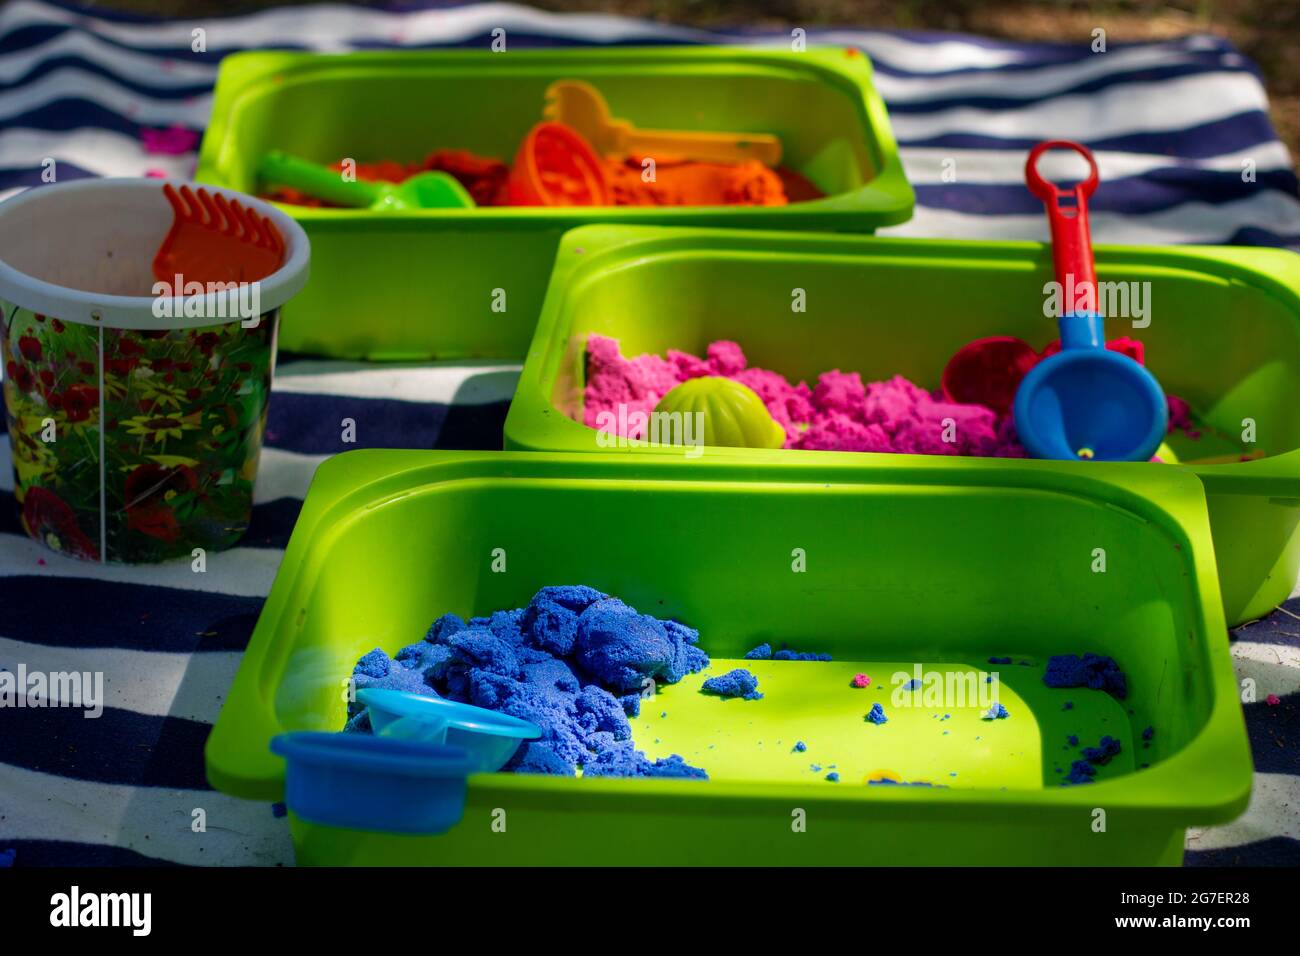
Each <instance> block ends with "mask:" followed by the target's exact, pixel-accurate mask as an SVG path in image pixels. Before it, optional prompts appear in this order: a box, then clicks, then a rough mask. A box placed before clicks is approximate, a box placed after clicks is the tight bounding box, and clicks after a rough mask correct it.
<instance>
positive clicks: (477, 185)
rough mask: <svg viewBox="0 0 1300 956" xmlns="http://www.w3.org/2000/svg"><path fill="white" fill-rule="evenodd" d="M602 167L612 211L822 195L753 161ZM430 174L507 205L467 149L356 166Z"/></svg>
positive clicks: (496, 175)
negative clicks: (648, 168) (649, 177)
mask: <svg viewBox="0 0 1300 956" xmlns="http://www.w3.org/2000/svg"><path fill="white" fill-rule="evenodd" d="M603 163H604V167H605V175H606V178H607V179H608V181H609V186H610V194H611V199H612V201H613V205H615V206H784V205H786V204H787V203H792V202H803V201H805V200H809V199H817V198H820V197H821V195H822V193H821V192H820V191H819V190H818V189H817V187H816V186H814V185H813V184H812V183H811V182H809V181H808V180H807V179H805V178H804V177H803V176H800V175H799V174H798V173H796V172H793V171H791V170H788V169H784V168H782V169H775V170H774V169H769V168H768V167H766V166H764V165H763V164H762V163H760V162H757V161H755V160H751V161H750V162H746V163H738V164H727V163H697V162H691V161H690V160H686V159H682V158H680V157H659V158H658V159H657V160H656V162H655V170H654V172H655V176H654V181H653V182H646V181H645V179H644V178H643V172H644V168H643V166H642V160H641V158H640V157H635V156H629V157H626V158H624V159H618V158H609V157H606V158H605V159H604V160H603ZM333 168H335V169H342V164H341V163H335V164H334V167H333ZM431 170H433V171H439V172H445V173H449V174H450V175H452V176H454V177H455V178H456V179H457V180H458V181H459V182H460V184H461V185H462V186H464V187H465V189H466V190H467V191H468V192H469V194H470V195H471V196H473V197H474V202H476V203H477V204H478V205H480V206H509V205H512V203H511V202H510V201H509V197H508V195H507V190H506V180H507V179H508V178H509V176H510V167H509V166H508V165H507V164H506V163H503V162H501V161H500V160H497V159H491V158H488V157H485V156H479V155H477V154H475V153H471V152H469V151H467V150H460V149H440V150H435V151H434V152H432V153H430V154H429V155H428V156H427V157H426V158H425V159H424V161H423V162H417V163H400V162H396V161H393V160H383V161H381V162H377V163H358V164H357V170H356V172H357V178H358V179H362V180H367V181H371V182H376V181H378V182H390V183H400V182H402V181H404V180H405V179H407V178H408V177H410V176H414V175H415V174H416V173H423V172H428V171H431ZM266 198H268V199H274V200H277V201H279V202H287V203H293V204H295V205H299V206H328V205H331V204H330V203H326V202H323V201H321V200H319V199H314V198H312V197H310V196H305V195H303V194H302V193H300V192H298V191H297V190H295V189H275V190H272V191H271V192H270V193H268V194H267V196H266Z"/></svg>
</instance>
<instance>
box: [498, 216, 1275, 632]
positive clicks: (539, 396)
mask: <svg viewBox="0 0 1300 956" xmlns="http://www.w3.org/2000/svg"><path fill="white" fill-rule="evenodd" d="M1096 259H1097V275H1098V279H1099V280H1100V281H1103V282H1105V281H1113V282H1119V283H1128V282H1146V283H1150V286H1149V292H1148V294H1147V300H1148V305H1149V309H1148V310H1147V312H1148V315H1147V318H1145V319H1138V320H1137V321H1139V322H1146V323H1149V324H1147V325H1146V326H1145V327H1134V326H1133V325H1132V321H1133V320H1125V319H1119V318H1112V319H1110V320H1108V322H1107V334H1108V336H1109V337H1111V338H1116V337H1119V336H1129V337H1131V338H1135V339H1138V340H1140V341H1141V342H1142V343H1143V345H1144V346H1145V350H1146V365H1147V367H1148V368H1150V369H1151V371H1152V372H1153V373H1154V374H1155V376H1156V378H1157V379H1158V380H1159V381H1160V383H1161V384H1162V385H1163V386H1164V389H1165V391H1166V392H1167V393H1170V394H1173V395H1177V396H1181V397H1182V398H1184V399H1186V400H1187V401H1188V402H1189V403H1190V405H1191V408H1192V409H1193V411H1194V412H1195V413H1196V415H1197V418H1198V420H1199V424H1200V426H1201V428H1202V437H1201V438H1200V439H1198V440H1193V439H1191V438H1189V437H1188V436H1186V435H1184V434H1182V433H1179V434H1175V435H1170V436H1169V439H1168V441H1169V444H1170V446H1171V447H1172V448H1173V450H1174V452H1175V453H1177V455H1178V457H1179V459H1180V460H1181V461H1183V462H1185V463H1184V464H1178V465H1161V464H1147V463H1135V464H1127V465H1121V466H1120V467H1122V468H1125V469H1129V470H1134V471H1145V470H1150V469H1160V468H1165V469H1169V468H1173V469H1178V470H1184V471H1188V472H1191V473H1192V474H1194V475H1195V476H1196V477H1198V478H1199V479H1200V480H1201V482H1202V483H1203V484H1204V486H1205V492H1206V496H1207V499H1208V504H1209V516H1210V525H1211V528H1212V529H1213V533H1214V554H1215V556H1216V557H1217V561H1218V568H1219V578H1220V587H1221V589H1222V593H1223V600H1224V608H1225V612H1226V615H1227V619H1228V622H1229V623H1230V624H1234V625H1235V624H1238V623H1241V622H1243V621H1247V620H1251V619H1254V618H1257V617H1260V616H1262V615H1264V614H1267V613H1269V612H1270V611H1271V610H1272V609H1273V608H1274V607H1275V606H1276V605H1278V604H1280V603H1282V602H1283V601H1285V600H1286V599H1287V596H1288V595H1289V594H1290V593H1291V590H1292V588H1293V587H1294V586H1295V583H1296V577H1297V575H1298V574H1300V414H1298V413H1297V409H1300V256H1296V255H1295V254H1294V253H1291V252H1285V251H1282V250H1273V249H1255V248H1249V249H1248V248H1226V247H1208V246H1202V247H1192V246H1186V247H1154V246H1098V247H1097V248H1096ZM1051 278H1052V260H1051V252H1050V249H1049V248H1048V247H1047V246H1044V245H1041V244H1038V243H1028V242H980V243H975V242H961V241H951V240H918V239H886V238H877V237H853V236H819V235H810V234H802V235H789V234H779V233H766V232H764V233H757V232H740V231H736V230H682V229H663V228H653V227H650V228H632V227H620V226H591V227H587V228H584V229H579V230H575V231H574V232H572V233H570V234H569V235H568V236H566V237H565V239H564V242H563V243H562V244H561V247H560V251H559V255H558V259H557V262H556V266H555V273H554V276H553V277H552V280H551V285H550V289H549V291H548V294H547V297H546V302H545V304H544V306H543V310H542V314H541V317H540V318H539V320H538V325H537V334H536V336H535V338H534V341H533V345H532V348H531V349H530V350H529V353H528V357H527V359H526V360H525V362H524V368H523V373H522V375H521V377H520V381H519V385H518V388H517V390H516V393H515V398H514V401H513V402H512V404H511V407H510V412H509V416H508V418H507V420H506V425H505V444H506V448H507V449H515V450H529V451H556V452H577V451H581V452H589V453H599V454H624V453H629V452H636V451H638V450H639V451H641V452H642V453H662V454H667V455H671V456H673V457H674V458H677V459H680V458H681V457H682V451H683V449H682V448H681V447H677V446H665V445H658V446H649V447H643V448H641V449H637V448H635V447H633V446H631V445H625V446H617V445H614V444H613V443H611V442H609V441H602V440H601V438H602V436H601V435H600V434H599V433H598V432H597V431H596V430H595V429H592V428H589V427H587V426H586V425H584V424H582V409H583V389H584V385H585V373H586V362H585V356H586V342H587V339H588V337H589V336H590V335H591V334H593V333H599V334H601V335H605V336H610V337H613V338H616V339H618V340H619V342H620V347H621V351H622V353H623V354H624V355H625V356H629V357H630V356H634V355H639V354H642V353H647V352H649V353H656V354H659V355H663V354H664V353H665V352H666V350H668V349H679V350H682V351H685V352H690V353H692V354H695V355H703V354H704V350H705V348H706V346H707V345H708V344H709V343H710V342H713V341H715V340H718V339H732V340H734V341H736V342H739V343H740V345H741V346H742V348H743V349H744V351H745V355H746V356H747V357H748V359H749V361H750V364H751V365H752V366H757V367H761V368H766V369H773V370H775V371H777V372H780V373H781V374H782V375H784V376H785V377H786V378H787V379H789V380H790V381H799V380H800V379H803V380H806V381H808V382H810V383H812V382H815V381H816V379H817V376H818V375H819V374H820V373H822V372H824V371H827V370H830V369H841V370H843V371H845V372H849V371H855V372H860V373H861V375H862V380H863V381H864V382H868V381H876V380H881V379H887V378H889V377H891V376H893V375H895V374H899V375H903V376H905V377H907V378H908V379H910V380H911V381H913V382H915V383H917V384H918V385H920V386H922V387H924V388H929V389H933V388H937V387H938V386H939V382H940V375H941V373H942V371H943V368H944V365H945V363H946V362H947V361H948V359H949V358H950V357H951V356H952V355H953V354H954V353H955V352H956V351H957V350H958V349H959V348H961V347H962V346H963V345H965V344H966V343H968V342H970V341H972V340H974V339H977V338H981V337H984V336H993V335H1012V336H1019V337H1020V338H1023V339H1025V340H1026V341H1028V342H1029V343H1030V344H1031V345H1032V346H1034V347H1035V348H1039V349H1041V348H1042V347H1043V346H1045V345H1047V343H1048V342H1050V341H1051V340H1053V339H1055V338H1056V337H1057V329H1056V322H1055V320H1054V319H1051V318H1047V317H1045V316H1044V297H1043V286H1044V283H1045V282H1047V281H1048V280H1050V279H1051ZM796 289H801V290H803V293H804V301H805V302H806V311H804V312H794V311H792V308H791V303H792V291H793V290H796ZM1247 428H1249V437H1252V438H1253V439H1254V441H1253V443H1252V442H1245V441H1238V440H1237V439H1239V438H1245V437H1247V434H1248V432H1247ZM706 452H707V453H708V454H709V455H723V456H726V457H738V458H740V459H742V460H745V461H749V462H776V461H782V460H785V459H788V458H790V457H794V458H798V459H806V460H808V461H810V462H811V461H817V462H823V461H830V460H834V459H838V458H841V457H844V456H845V455H846V454H847V455H852V456H853V457H855V458H859V459H861V460H863V461H872V462H881V463H885V464H887V463H889V462H890V460H891V459H892V458H894V457H895V456H892V455H876V454H863V453H848V452H825V451H796V450H783V449H777V450H773V451H766V450H759V449H706ZM1243 454H1248V455H1251V456H1252V460H1241V458H1242V456H1243ZM909 457H910V456H909ZM943 462H944V463H947V464H954V463H955V459H953V458H947V457H945V458H944V459H943ZM964 466H965V467H975V468H989V469H994V470H998V471H1002V470H1005V469H1006V468H1012V469H1013V470H1014V471H1016V472H1017V473H1024V474H1026V475H1029V474H1032V475H1039V474H1043V473H1048V472H1052V473H1065V474H1069V473H1074V472H1078V471H1084V472H1086V471H1088V470H1089V469H1091V468H1094V467H1096V466H1097V463H1095V462H1058V461H1030V460H1014V461H1008V460H999V459H990V458H979V459H971V460H969V461H966V462H965V463H964Z"/></svg>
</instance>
